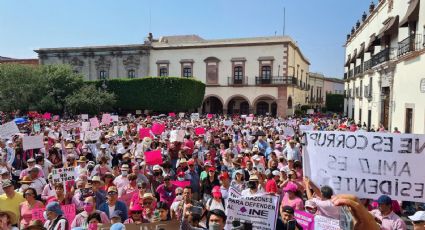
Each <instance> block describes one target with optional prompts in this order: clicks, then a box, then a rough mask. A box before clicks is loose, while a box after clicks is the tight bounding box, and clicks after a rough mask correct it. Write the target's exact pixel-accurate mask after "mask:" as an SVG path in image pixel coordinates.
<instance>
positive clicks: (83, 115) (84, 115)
mask: <svg viewBox="0 0 425 230" xmlns="http://www.w3.org/2000/svg"><path fill="white" fill-rule="evenodd" d="M81 119H83V120H88V119H89V115H88V114H81Z"/></svg>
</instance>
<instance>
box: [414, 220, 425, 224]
mask: <svg viewBox="0 0 425 230" xmlns="http://www.w3.org/2000/svg"><path fill="white" fill-rule="evenodd" d="M424 222H425V221H423V220H417V221H412V223H413V224H423V223H424Z"/></svg>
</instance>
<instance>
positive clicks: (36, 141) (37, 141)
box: [22, 135, 44, 150]
mask: <svg viewBox="0 0 425 230" xmlns="http://www.w3.org/2000/svg"><path fill="white" fill-rule="evenodd" d="M22 147H23V149H24V150H28V149H41V148H43V147H44V143H43V135H38V136H24V137H23V138H22Z"/></svg>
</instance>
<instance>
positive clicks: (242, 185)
mask: <svg viewBox="0 0 425 230" xmlns="http://www.w3.org/2000/svg"><path fill="white" fill-rule="evenodd" d="M244 175H245V174H244V173H243V171H242V170H241V169H239V170H237V171H236V172H235V176H234V178H233V180H232V182H230V186H231V187H233V188H235V189H237V190H238V191H243V190H244V189H246V182H245V179H244Z"/></svg>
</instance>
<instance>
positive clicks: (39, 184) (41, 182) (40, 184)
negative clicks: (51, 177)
mask: <svg viewBox="0 0 425 230" xmlns="http://www.w3.org/2000/svg"><path fill="white" fill-rule="evenodd" d="M46 184H47V182H46V180H45V179H43V178H40V177H39V178H37V179H35V180H33V181H32V183H31V185H30V187H31V188H34V189H35V191H36V192H37V195H41V193H43V189H44V186H46Z"/></svg>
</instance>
